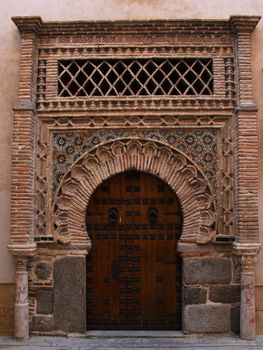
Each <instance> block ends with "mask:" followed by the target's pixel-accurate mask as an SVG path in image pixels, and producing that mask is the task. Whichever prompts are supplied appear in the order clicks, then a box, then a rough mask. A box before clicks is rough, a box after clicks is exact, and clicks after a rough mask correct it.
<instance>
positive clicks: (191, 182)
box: [53, 139, 216, 243]
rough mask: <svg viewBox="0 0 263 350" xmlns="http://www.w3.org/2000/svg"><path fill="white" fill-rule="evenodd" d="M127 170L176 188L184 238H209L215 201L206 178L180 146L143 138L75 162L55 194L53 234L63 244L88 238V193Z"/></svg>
mask: <svg viewBox="0 0 263 350" xmlns="http://www.w3.org/2000/svg"><path fill="white" fill-rule="evenodd" d="M131 169H134V170H138V171H143V172H146V173H149V174H152V175H155V176H158V177H159V178H160V179H162V180H163V181H164V182H166V183H167V184H168V185H169V186H170V187H171V188H172V189H173V191H174V192H175V193H176V195H177V196H178V198H179V200H180V203H181V207H182V211H183V230H182V235H181V239H180V240H181V241H182V242H196V243H208V242H210V241H211V240H213V238H214V236H215V229H214V227H215V218H216V215H215V210H216V206H215V201H214V196H213V193H212V190H211V186H210V184H209V181H208V180H207V179H206V177H205V176H204V174H203V173H202V171H201V170H200V168H199V167H198V166H197V165H196V164H194V163H193V162H192V161H191V160H190V159H189V158H188V157H187V156H186V155H184V154H183V153H182V152H181V151H178V150H177V149H174V148H172V147H170V146H167V145H166V144H163V143H161V142H153V141H149V140H145V139H120V140H116V141H111V142H108V143H105V144H103V145H98V146H97V147H94V148H93V149H92V150H90V151H88V152H87V153H85V154H84V155H83V156H82V157H81V158H80V159H78V160H77V161H76V162H75V163H74V164H73V166H72V167H71V169H70V170H69V171H68V173H67V174H66V175H65V176H64V178H63V179H62V182H61V184H60V186H59V188H58V190H57V192H56V195H55V198H54V206H53V218H54V232H53V235H54V239H55V240H57V241H59V242H61V243H69V242H72V243H81V242H87V241H89V237H88V234H87V231H86V208H87V205H88V202H89V199H90V197H91V195H92V194H93V192H94V191H95V189H96V188H97V187H98V186H99V185H100V184H101V183H102V182H103V181H104V180H106V179H107V178H109V177H111V176H113V175H115V174H118V173H121V172H124V171H127V170H131Z"/></svg>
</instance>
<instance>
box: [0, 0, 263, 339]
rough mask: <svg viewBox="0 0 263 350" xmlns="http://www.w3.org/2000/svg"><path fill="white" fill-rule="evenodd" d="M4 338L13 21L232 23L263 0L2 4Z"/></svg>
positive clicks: (15, 65) (261, 310)
mask: <svg viewBox="0 0 263 350" xmlns="http://www.w3.org/2000/svg"><path fill="white" fill-rule="evenodd" d="M0 10H1V11H0V33H1V36H0V38H1V40H0V77H1V84H0V111H1V113H0V145H1V148H0V164H1V167H0V332H1V331H2V332H10V331H11V329H12V317H13V316H12V305H13V294H12V293H13V286H12V284H13V283H14V262H13V258H12V256H11V255H10V254H9V253H8V251H7V249H6V246H7V244H8V242H9V235H10V164H11V135H12V107H13V106H14V104H15V102H16V96H17V88H18V72H19V49H20V46H19V44H20V39H19V34H18V31H17V28H16V27H15V25H14V24H13V22H12V21H11V19H10V17H11V16H32V15H35V16H41V17H42V19H43V20H44V21H59V20H60V21H62V20H63V21H66V20H68V21H70V20H116V19H130V20H132V19H155V18H160V19H178V18H180V19H183V18H203V19H207V18H212V19H213V18H215V19H219V18H220V19H227V18H229V16H230V15H233V14H243V15H262V16H263V2H262V0H250V1H247V0H233V1H231V2H229V1H228V0H203V1H202V2H200V1H198V0H183V1H179V0H75V1H73V2H72V1H69V0H57V1H54V0H45V1H44V2H43V1H41V0H20V1H17V0H1V3H0ZM262 57H263V20H262V21H261V22H260V23H259V25H258V26H257V28H256V30H255V32H254V34H253V76H254V78H253V79H254V96H255V102H256V104H257V105H258V107H259V113H258V115H259V147H260V150H263V70H262V69H263V60H262ZM259 174H260V178H259V180H260V181H259V210H260V240H261V242H262V243H263V159H262V158H261V157H260V159H259ZM262 271H263V250H262V252H261V253H260V255H259V260H258V266H257V277H256V284H257V291H256V292H257V294H256V299H257V320H258V332H259V333H263V301H262V300H263V272H262Z"/></svg>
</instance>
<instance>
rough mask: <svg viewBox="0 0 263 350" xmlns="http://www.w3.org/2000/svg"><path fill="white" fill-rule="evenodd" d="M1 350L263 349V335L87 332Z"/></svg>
mask: <svg viewBox="0 0 263 350" xmlns="http://www.w3.org/2000/svg"><path fill="white" fill-rule="evenodd" d="M0 349H1V350H13V349H14V350H47V349H48V350H70V349H73V350H85V349H87V350H89V349H94V350H95V349H102V350H113V349H118V350H135V349H138V350H145V349H151V350H159V349H161V350H171V349H177V350H197V349H199V350H212V349H213V350H240V349H241V350H263V336H258V337H257V339H256V340H253V341H244V340H241V339H240V338H239V337H237V336H230V335H227V336H222V335H210V336H201V335H199V336H197V335H187V336H185V335H183V334H182V333H180V332H106V331H105V332H102V331H101V332H98V331H97V332H96V331H93V332H88V333H87V334H86V335H85V336H79V335H74V334H72V335H69V336H68V337H40V336H39V337H38V336H33V337H31V338H30V340H28V341H26V342H19V341H16V340H14V339H12V338H11V337H0Z"/></svg>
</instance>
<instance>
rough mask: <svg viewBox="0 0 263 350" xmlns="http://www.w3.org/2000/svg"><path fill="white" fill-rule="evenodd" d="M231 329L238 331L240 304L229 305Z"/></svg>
mask: <svg viewBox="0 0 263 350" xmlns="http://www.w3.org/2000/svg"><path fill="white" fill-rule="evenodd" d="M231 331H232V332H233V333H237V334H239V333H240V306H239V305H235V306H233V307H231Z"/></svg>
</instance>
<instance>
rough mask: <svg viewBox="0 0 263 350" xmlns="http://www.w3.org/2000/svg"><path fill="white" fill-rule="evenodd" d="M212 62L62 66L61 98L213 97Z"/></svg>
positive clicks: (69, 62)
mask: <svg viewBox="0 0 263 350" xmlns="http://www.w3.org/2000/svg"><path fill="white" fill-rule="evenodd" d="M212 65H213V63H212V59H209V58H184V59H179V58H165V59H163V58H152V59H144V58H140V59H89V60H61V61H59V62H58V95H59V96H61V97H74V96H141V95H142V96H150V95H151V96H152V95H154V96H156V95H157V96H158V95H170V96H175V95H212V94H213V66H212Z"/></svg>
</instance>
